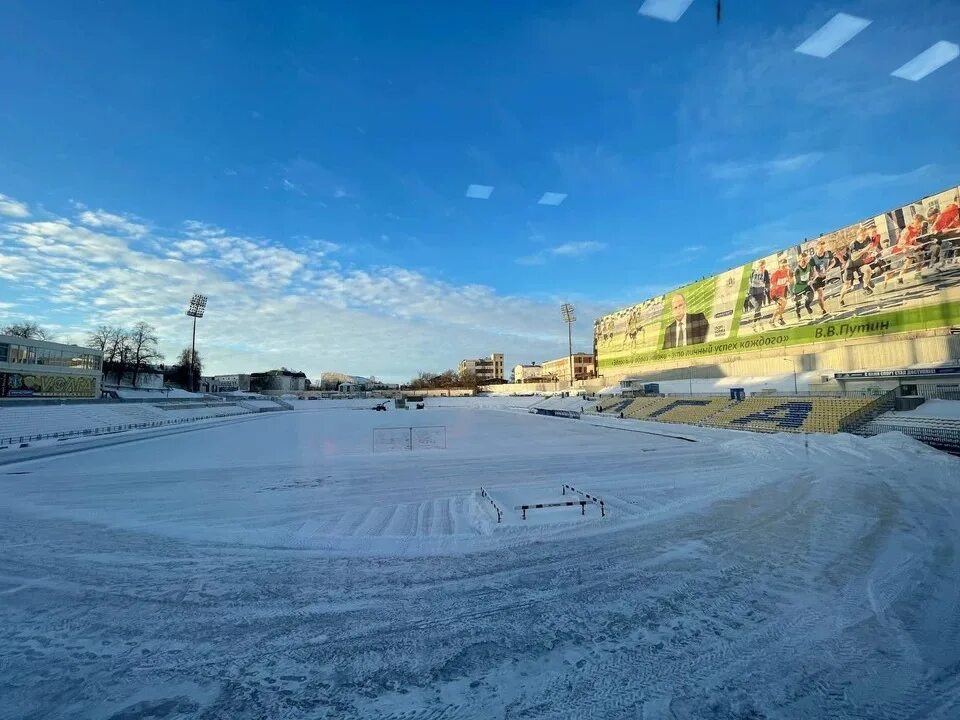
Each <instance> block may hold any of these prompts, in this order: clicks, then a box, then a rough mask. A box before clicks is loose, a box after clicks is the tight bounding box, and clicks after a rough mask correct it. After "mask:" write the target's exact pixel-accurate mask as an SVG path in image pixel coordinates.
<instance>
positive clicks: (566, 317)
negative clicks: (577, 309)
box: [560, 303, 577, 387]
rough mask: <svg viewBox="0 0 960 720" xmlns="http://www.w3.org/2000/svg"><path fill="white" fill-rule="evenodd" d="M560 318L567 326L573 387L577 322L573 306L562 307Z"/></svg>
mask: <svg viewBox="0 0 960 720" xmlns="http://www.w3.org/2000/svg"><path fill="white" fill-rule="evenodd" d="M560 316H561V317H562V318H563V321H564V322H565V323H566V324H567V351H568V352H569V356H570V387H573V323H574V322H576V320H577V316H576V315H574V312H573V305H571V304H570V303H564V304H563V305H561V306H560Z"/></svg>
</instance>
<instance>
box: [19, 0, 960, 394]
mask: <svg viewBox="0 0 960 720" xmlns="http://www.w3.org/2000/svg"><path fill="white" fill-rule="evenodd" d="M838 13H840V14H839V15H838ZM958 42H960V13H957V12H956V5H955V2H954V0H915V1H914V2H910V3H904V2H900V1H899V0H870V1H869V2H867V1H861V2H844V3H841V4H840V5H836V4H820V3H816V2H809V3H807V2H795V3H752V2H751V3H747V2H738V1H736V0H724V14H723V19H722V22H721V23H720V25H719V26H717V24H716V21H715V3H714V2H713V0H693V2H690V1H689V0H649V1H648V2H646V3H644V2H643V1H642V0H636V1H635V2H632V3H631V2H609V3H597V2H589V1H583V2H576V1H570V2H561V1H557V2H543V1H542V0H528V1H527V0H517V1H516V2H510V3H434V4H431V5H430V6H429V8H428V7H427V6H426V4H418V3H396V2H383V3H323V4H319V3H312V2H311V3H306V2H304V3H299V4H298V3H266V2H201V3H197V2H176V1H173V2H165V3H154V4H145V3H123V2H100V3H66V2H50V3H36V2H16V1H14V2H9V3H5V5H4V21H3V23H2V24H0V62H2V64H3V68H4V70H3V73H2V74H0V77H2V80H0V83H2V95H0V97H2V98H3V103H2V108H0V193H2V194H0V322H4V323H5V322H8V321H14V320H20V319H35V320H37V321H39V322H41V323H42V324H44V325H46V326H48V327H50V328H51V329H52V330H53V331H54V333H55V335H56V336H57V337H58V338H59V339H64V340H71V339H80V338H82V337H83V335H84V333H85V332H86V330H88V329H89V328H92V327H94V326H96V325H98V324H100V323H105V322H106V323H126V324H130V323H133V322H135V321H137V320H140V319H144V320H148V321H149V322H151V323H153V324H154V325H156V326H157V328H158V329H159V331H160V335H161V339H162V348H163V350H164V351H165V352H166V354H167V357H168V359H172V358H174V357H175V356H176V354H177V352H178V351H179V350H180V349H181V348H182V347H184V345H186V344H188V343H189V337H190V326H189V322H188V319H187V318H186V317H185V316H184V314H183V312H184V309H185V306H186V302H187V301H188V299H189V297H190V295H191V294H192V293H194V292H198V291H199V292H204V293H206V294H207V295H208V296H209V298H210V300H209V305H208V312H207V317H206V318H204V319H203V320H202V321H201V325H200V329H199V341H198V342H199V345H198V346H199V348H200V350H201V351H202V352H203V354H204V356H205V358H206V361H207V363H206V370H207V371H210V372H214V373H228V372H249V371H256V370H264V369H268V368H272V367H277V366H280V365H285V366H288V367H295V368H298V369H303V370H305V371H306V372H307V373H308V375H310V376H311V377H316V376H318V375H319V373H320V372H321V371H325V370H339V371H344V372H352V373H356V374H362V375H370V374H376V375H378V376H381V377H385V378H388V379H393V380H403V379H407V378H409V377H410V376H412V375H413V374H415V373H416V372H417V371H419V370H442V369H444V368H447V367H453V366H455V365H456V363H457V362H458V361H459V359H460V358H462V357H472V356H478V355H486V354H488V353H490V352H493V351H501V352H504V353H505V354H506V356H507V357H506V360H507V364H508V365H513V364H516V363H519V362H529V361H530V360H543V359H548V358H551V357H556V356H559V355H562V354H563V353H565V352H566V337H565V335H566V332H565V329H564V327H563V324H562V323H561V322H560V318H559V310H558V305H559V303H561V302H565V301H570V302H573V303H574V304H575V305H576V306H577V308H578V314H579V317H580V322H579V323H578V324H577V326H576V331H575V332H576V335H575V344H576V346H577V348H578V349H585V350H586V349H590V348H591V347H592V342H591V339H590V334H591V324H592V320H593V318H595V317H596V316H597V315H599V314H601V313H603V312H606V311H609V310H613V309H616V308H618V307H621V306H624V305H627V304H631V303H634V302H639V301H640V300H643V299H644V298H645V297H647V296H649V295H652V294H656V293H658V292H661V291H663V290H666V289H668V288H670V287H673V286H676V285H679V284H682V283H684V282H687V281H690V280H695V279H697V278H698V277H700V276H703V275H707V274H710V273H713V272H717V271H721V270H724V269H726V268H728V267H730V266H732V265H734V264H738V263H740V262H745V261H747V260H749V259H751V257H752V256H754V255H757V254H760V253H763V252H767V251H770V250H773V249H776V248H778V247H781V246H785V245H787V244H790V243H795V242H797V241H799V240H801V239H802V238H804V237H809V236H813V235H815V234H818V233H820V232H826V231H829V230H831V229H834V228H836V227H839V226H841V225H844V224H848V223H851V222H854V221H856V220H858V219H860V218H861V217H864V216H867V215H872V214H876V213H878V212H881V211H883V210H886V209H889V208H891V207H893V206H896V205H901V204H903V203H905V202H907V201H910V200H913V199H916V198H918V197H920V196H922V195H925V194H929V193H931V192H934V191H936V190H940V189H942V188H945V187H946V186H948V185H951V184H957V182H958V179H960V152H958V150H960V136H958V134H957V128H958V127H960V101H958V98H957V90H956V88H957V87H958V86H960V84H958V82H960V62H956V61H955V60H954V58H955V56H956V53H957V49H956V44H957V43H958Z"/></svg>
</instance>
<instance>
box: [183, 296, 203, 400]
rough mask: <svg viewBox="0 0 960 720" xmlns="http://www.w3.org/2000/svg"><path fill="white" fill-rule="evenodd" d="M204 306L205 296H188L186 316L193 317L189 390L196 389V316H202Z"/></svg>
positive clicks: (194, 390) (193, 390)
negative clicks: (188, 305)
mask: <svg viewBox="0 0 960 720" xmlns="http://www.w3.org/2000/svg"><path fill="white" fill-rule="evenodd" d="M206 307H207V296H206V295H199V294H195V295H194V296H193V297H192V298H190V307H188V308H187V316H188V317H192V318H193V336H192V338H191V339H190V392H196V391H197V388H196V385H195V382H194V360H195V357H196V354H197V318H202V317H203V311H204V310H205V309H206Z"/></svg>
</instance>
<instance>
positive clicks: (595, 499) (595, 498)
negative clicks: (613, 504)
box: [561, 483, 607, 517]
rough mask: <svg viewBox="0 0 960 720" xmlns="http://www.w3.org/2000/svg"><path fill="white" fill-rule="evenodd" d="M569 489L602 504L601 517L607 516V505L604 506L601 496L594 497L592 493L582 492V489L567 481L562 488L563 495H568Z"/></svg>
mask: <svg viewBox="0 0 960 720" xmlns="http://www.w3.org/2000/svg"><path fill="white" fill-rule="evenodd" d="M567 490H569V491H570V492H572V493H574V494H575V495H583V497H585V498H588V499H589V500H592V501H593V502H595V503H596V504H597V505H599V506H600V517H606V515H607V511H606V507H605V506H604V504H603V500H602V499H601V498H598V497H594V496H593V495H591V494H590V493H585V492H582V491H581V490H577V489H576V488H575V487H574V486H573V485H567V484H566V483H564V484H563V487H562V488H561V495H566V494H567Z"/></svg>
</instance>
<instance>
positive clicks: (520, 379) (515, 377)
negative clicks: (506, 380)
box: [510, 363, 549, 383]
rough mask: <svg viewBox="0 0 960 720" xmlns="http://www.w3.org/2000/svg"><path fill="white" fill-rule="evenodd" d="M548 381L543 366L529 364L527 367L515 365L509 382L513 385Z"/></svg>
mask: <svg viewBox="0 0 960 720" xmlns="http://www.w3.org/2000/svg"><path fill="white" fill-rule="evenodd" d="M545 379H549V375H548V373H547V372H545V371H544V369H543V365H540V364H539V363H530V364H529V365H515V366H514V368H513V373H512V374H511V378H510V381H511V382H515V383H525V382H539V381H541V380H545Z"/></svg>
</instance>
